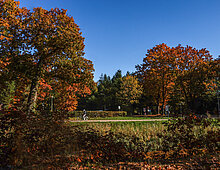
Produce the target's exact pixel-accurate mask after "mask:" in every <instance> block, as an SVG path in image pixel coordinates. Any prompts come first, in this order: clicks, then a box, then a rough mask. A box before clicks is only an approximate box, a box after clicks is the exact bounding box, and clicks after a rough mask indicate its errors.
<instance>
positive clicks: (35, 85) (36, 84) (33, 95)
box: [27, 58, 43, 114]
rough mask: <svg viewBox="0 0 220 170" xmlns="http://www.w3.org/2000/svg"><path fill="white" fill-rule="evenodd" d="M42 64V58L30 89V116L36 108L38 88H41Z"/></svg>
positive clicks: (28, 105) (28, 107)
mask: <svg viewBox="0 0 220 170" xmlns="http://www.w3.org/2000/svg"><path fill="white" fill-rule="evenodd" d="M42 64H43V63H42V58H40V59H39V61H38V63H37V68H36V73H35V76H34V78H33V79H32V82H31V88H30V93H29V96H28V103H27V111H28V114H30V113H31V112H34V107H35V106H36V101H37V92H38V87H39V80H40V78H41V77H40V74H41V68H42Z"/></svg>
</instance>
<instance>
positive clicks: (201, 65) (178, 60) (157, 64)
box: [137, 44, 216, 113]
mask: <svg viewBox="0 0 220 170" xmlns="http://www.w3.org/2000/svg"><path fill="white" fill-rule="evenodd" d="M212 63H213V60H212V57H211V55H210V53H209V51H208V50H206V49H200V50H198V49H195V48H193V47H190V46H186V47H182V46H181V45H178V46H177V47H172V48H170V47H168V46H167V45H166V44H160V45H157V46H155V47H153V48H152V49H150V50H148V52H147V54H146V57H145V58H144V60H143V64H141V65H138V66H137V75H138V76H139V79H140V81H141V82H142V84H143V86H144V91H145V95H147V96H151V97H152V99H153V100H154V101H155V103H156V104H157V105H161V106H162V108H163V113H164V106H165V105H166V104H168V103H169V104H171V105H172V106H173V107H174V106H175V105H184V106H185V108H186V111H190V110H191V111H194V112H196V111H198V110H197V109H196V105H198V100H200V99H201V98H202V96H204V95H205V94H206V92H207V91H210V90H211V89H212V88H213V87H214V85H213V78H214V75H216V64H215V66H213V64H212ZM212 67H213V69H212ZM175 107H176V106H175ZM197 108H198V107H197Z"/></svg>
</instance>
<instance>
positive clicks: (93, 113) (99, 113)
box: [68, 111, 127, 118]
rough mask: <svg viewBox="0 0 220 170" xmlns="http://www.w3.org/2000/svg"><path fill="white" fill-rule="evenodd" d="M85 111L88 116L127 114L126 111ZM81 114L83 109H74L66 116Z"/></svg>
mask: <svg viewBox="0 0 220 170" xmlns="http://www.w3.org/2000/svg"><path fill="white" fill-rule="evenodd" d="M86 113H87V115H88V116H89V117H90V118H94V117H117V116H127V112H126V111H87V112H86ZM82 114H83V111H74V112H70V113H69V114H68V116H69V117H79V116H80V115H82Z"/></svg>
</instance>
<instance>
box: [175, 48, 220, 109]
mask: <svg viewBox="0 0 220 170" xmlns="http://www.w3.org/2000/svg"><path fill="white" fill-rule="evenodd" d="M175 56H176V58H177V60H176V72H175V73H176V80H175V83H176V86H177V87H178V90H179V93H180V94H181V95H182V96H183V98H184V103H185V105H186V106H187V109H188V110H191V111H193V112H196V111H198V109H199V107H201V106H199V101H200V100H201V98H203V96H207V92H208V91H213V88H214V86H215V85H214V84H213V83H214V81H215V79H214V77H215V75H216V70H215V68H216V66H214V67H213V68H212V66H213V64H212V63H213V58H212V56H211V55H210V53H209V51H208V50H206V49H200V50H198V49H195V48H193V47H191V46H186V47H182V46H181V45H179V46H177V47H176V48H175ZM174 94H175V93H174ZM202 107H204V106H202Z"/></svg>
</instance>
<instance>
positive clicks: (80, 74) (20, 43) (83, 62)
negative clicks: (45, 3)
mask: <svg viewBox="0 0 220 170" xmlns="http://www.w3.org/2000/svg"><path fill="white" fill-rule="evenodd" d="M0 3H1V15H0V16H1V22H4V24H3V25H2V27H1V47H2V48H1V51H0V54H1V60H0V61H7V62H8V63H9V64H8V65H7V69H8V70H9V71H8V72H9V73H10V75H12V77H14V78H17V79H22V80H23V83H26V84H27V85H28V86H30V84H31V86H30V91H29V95H28V101H27V105H28V111H29V112H31V111H33V109H34V107H35V105H36V101H37V97H38V93H39V86H40V81H41V80H43V81H45V82H46V83H48V84H49V85H50V86H51V89H53V91H56V90H59V91H58V93H60V92H61V91H62V93H60V94H63V95H60V96H58V98H59V97H60V98H62V99H61V100H60V101H62V102H64V101H65V102H67V103H71V102H70V101H72V100H74V101H75V100H76V97H77V96H78V95H80V94H82V93H83V94H87V93H90V90H89V89H90V88H91V87H92V86H93V85H94V82H93V80H92V79H93V74H92V72H93V71H94V69H93V65H92V62H91V61H89V60H87V59H85V58H84V57H83V55H84V38H83V37H82V36H81V32H80V29H79V27H78V25H77V24H76V23H75V22H74V19H73V18H72V17H70V16H68V15H67V13H66V12H67V11H66V10H63V9H62V10H60V9H58V8H56V9H51V10H49V11H48V10H45V9H43V8H41V7H39V8H34V9H33V11H30V10H27V9H25V8H22V9H21V8H19V3H18V2H15V1H13V0H4V1H3V0H1V2H0ZM5 30H7V31H5ZM5 34H7V35H5ZM15 63H16V64H15ZM51 89H50V88H49V89H48V90H51ZM64 89H65V90H64ZM70 91H71V93H70ZM56 92H57V91H56ZM64 94H66V95H64ZM63 98H65V100H63ZM67 98H69V100H68V99H67ZM75 103H76V102H74V105H75ZM67 105H69V104H67ZM67 105H65V104H64V105H63V107H67ZM70 105H71V104H70ZM70 108H71V109H73V108H75V107H70ZM67 110H69V109H68V108H67Z"/></svg>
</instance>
